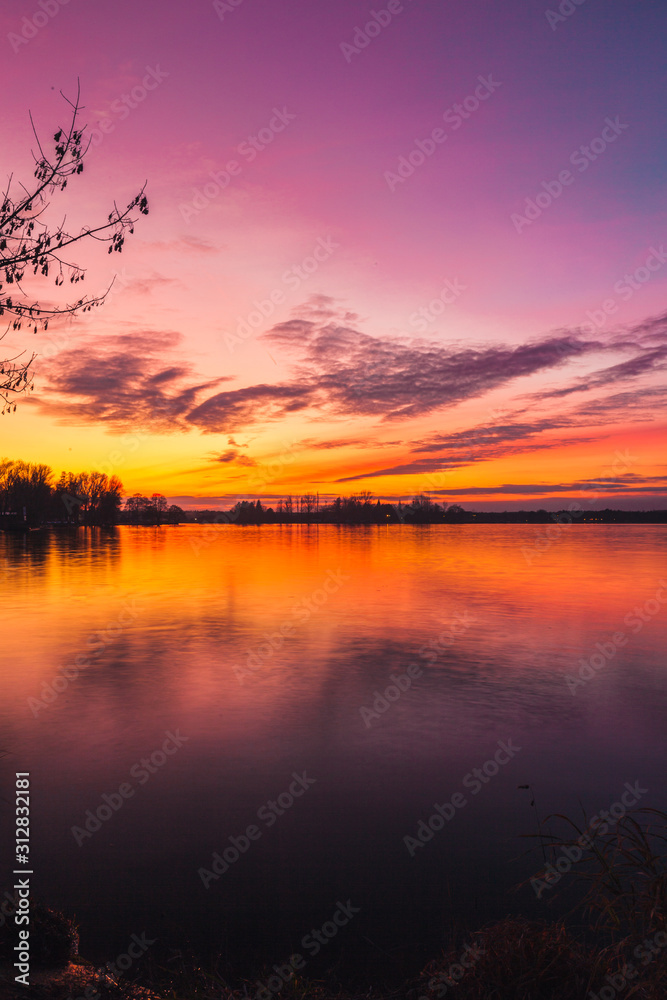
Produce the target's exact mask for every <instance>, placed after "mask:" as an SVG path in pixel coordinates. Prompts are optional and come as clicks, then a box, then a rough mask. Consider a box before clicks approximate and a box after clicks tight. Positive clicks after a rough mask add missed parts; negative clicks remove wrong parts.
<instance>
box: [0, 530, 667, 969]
mask: <svg viewBox="0 0 667 1000" xmlns="http://www.w3.org/2000/svg"><path fill="white" fill-rule="evenodd" d="M543 531H544V529H543V527H541V526H540V527H534V526H533V527H531V526H521V525H519V526H516V525H500V526H492V525H483V526H468V525H466V526H459V527H457V526H430V527H429V526H425V527H421V526H416V527H409V526H400V525H396V526H391V527H387V528H383V527H382V528H377V527H370V528H363V527H362V528H337V527H334V526H320V527H306V526H282V527H281V526H276V527H271V526H263V527H261V528H252V527H248V528H239V527H235V526H228V527H224V528H219V529H214V528H210V529H206V530H205V529H203V528H202V527H198V526H196V525H188V526H181V527H169V528H155V529H151V528H129V527H123V528H120V529H118V530H117V531H113V532H104V531H101V530H97V529H93V530H91V529H88V530H85V529H80V530H79V531H78V532H75V533H72V534H64V533H48V532H45V533H33V534H31V535H30V536H28V537H22V536H21V537H13V536H9V535H6V536H0V549H1V550H2V563H1V568H2V571H3V572H2V575H1V579H2V583H1V587H2V607H3V612H4V628H3V640H2V648H3V655H2V659H3V666H2V673H1V685H2V690H1V694H2V697H1V699H0V746H3V747H6V748H7V749H8V750H9V751H10V756H9V757H7V758H5V759H4V760H3V761H0V764H1V765H2V775H3V788H2V794H3V796H4V798H5V800H6V801H7V800H10V799H11V794H12V791H11V790H12V786H13V773H14V771H28V770H29V771H30V772H31V781H32V795H33V810H32V811H33V817H32V827H31V834H32V846H33V864H34V871H35V875H34V876H33V887H34V891H35V894H36V895H37V896H39V897H40V898H42V899H44V900H46V901H48V902H50V903H53V904H56V905H58V906H61V907H64V908H66V909H67V910H69V911H72V912H74V913H76V915H77V918H78V920H79V922H80V925H81V935H82V943H81V950H82V952H83V953H84V954H87V955H90V956H92V957H94V958H99V959H100V960H101V959H107V958H109V957H113V955H114V954H116V953H118V952H120V951H123V950H125V948H126V945H127V943H128V941H129V939H130V936H131V934H132V933H137V934H142V933H143V932H145V933H146V934H147V935H148V936H149V938H157V939H159V942H160V946H164V947H165V948H166V947H168V946H169V945H171V944H174V945H176V946H181V945H183V944H184V943H185V942H186V941H187V940H191V941H192V942H196V943H197V944H198V945H199V946H200V947H201V948H202V950H206V949H208V948H217V949H219V950H220V951H221V952H222V953H223V955H225V956H226V957H227V958H228V959H229V960H230V962H231V963H232V964H233V966H234V968H236V969H238V970H239V971H240V972H246V971H248V970H249V969H250V968H251V967H253V966H254V965H255V964H256V963H257V962H262V961H266V962H267V963H268V964H273V963H278V964H280V963H284V961H285V960H286V959H287V957H288V956H289V955H290V954H291V953H293V952H300V953H301V954H302V955H303V956H304V958H306V959H308V961H309V963H310V966H309V969H308V971H312V972H313V973H315V972H317V971H318V970H319V969H320V968H321V967H322V963H323V962H324V963H325V964H329V963H334V962H336V963H338V962H340V963H341V965H340V968H341V970H342V971H343V973H344V972H345V970H346V969H347V968H351V967H352V966H354V967H355V968H356V969H357V970H361V971H364V970H366V969H368V970H370V969H371V968H373V969H375V970H377V969H380V970H382V971H383V972H384V973H386V976H387V978H391V977H392V976H401V975H402V974H403V973H404V971H405V970H406V969H408V968H409V967H411V966H412V967H414V966H415V965H419V963H420V962H421V961H422V959H423V958H424V957H428V956H430V955H433V954H434V953H435V952H436V951H437V950H438V947H439V945H440V943H441V942H442V941H443V939H444V937H443V936H444V934H445V933H446V932H448V931H449V929H450V928H451V927H452V926H457V927H460V926H461V924H464V923H468V924H469V925H470V926H472V927H475V926H478V925H479V924H481V923H483V922H485V921H487V920H488V919H491V918H495V917H498V916H503V915H505V914H506V913H508V912H510V911H517V910H521V909H522V910H523V911H524V912H531V913H538V914H541V915H543V916H546V917H548V916H550V915H551V914H552V913H553V912H555V910H554V906H555V903H554V901H553V900H552V898H551V897H550V896H549V895H548V894H547V896H546V897H545V898H543V899H542V900H540V901H539V902H538V901H537V900H536V899H535V897H534V894H533V892H532V891H531V890H530V889H529V888H527V889H523V890H521V891H519V892H513V891H512V889H513V887H514V886H515V885H516V884H517V883H518V882H519V881H520V880H521V879H523V878H526V877H527V876H528V875H530V874H533V873H534V872H536V871H537V870H538V869H539V867H540V860H541V859H540V856H539V854H535V855H534V856H531V857H528V858H526V857H523V858H521V857H520V855H522V853H523V852H524V851H525V850H526V849H527V846H528V842H527V841H525V840H523V841H522V840H521V839H520V836H519V835H520V834H525V833H531V832H534V831H535V830H536V820H535V810H534V809H533V808H531V806H530V798H529V797H528V793H526V792H525V791H521V790H519V789H518V788H517V786H518V785H520V784H528V783H530V784H531V786H532V787H533V789H534V790H535V793H536V796H537V806H538V807H539V810H540V813H541V814H542V815H546V813H548V812H551V811H565V812H567V813H570V814H575V813H576V812H577V810H578V809H579V806H578V799H580V800H581V801H582V803H583V804H584V806H585V807H586V809H587V810H588V813H589V815H590V814H593V813H596V812H599V810H600V809H608V808H609V807H610V805H612V804H613V803H614V802H617V801H619V800H620V798H621V795H622V794H623V792H624V791H625V783H626V782H630V783H632V784H634V783H635V782H637V781H638V782H639V783H640V788H642V789H646V792H642V795H641V801H640V803H639V804H640V805H641V806H653V807H656V808H664V807H665V803H666V796H665V791H666V785H667V779H666V777H665V766H664V762H665V748H666V744H667V726H666V718H667V714H666V711H665V709H666V707H667V697H666V694H667V673H666V670H665V648H666V645H667V644H666V642H665V639H666V621H667V614H666V613H665V612H666V609H667V604H663V603H661V601H660V600H659V599H656V594H659V596H660V597H662V598H663V599H666V600H667V589H665V590H664V591H661V586H662V584H661V582H660V581H661V579H663V580H665V579H667V560H666V559H665V555H666V549H667V545H666V542H665V529H664V526H650V525H646V526H645V525H629V526H625V525H572V526H570V527H569V528H568V527H567V526H565V527H564V528H563V530H562V533H561V535H560V537H558V538H555V539H554V540H553V542H552V544H551V545H550V547H548V548H547V549H546V550H545V551H544V552H543V553H542V554H541V555H535V552H534V550H531V551H532V553H533V556H534V558H533V557H531V558H530V559H527V558H526V555H525V553H524V552H522V546H531V545H532V543H533V542H534V539H535V537H536V533H539V534H540V535H541V534H542V533H543ZM647 602H648V603H647ZM634 609H638V612H637V611H635V610H634ZM618 633H623V635H622V637H620V636H619V635H618ZM615 634H617V635H616V639H614V638H613V637H614V635H615ZM597 643H600V644H601V646H602V650H603V652H600V651H599V649H598V647H597V646H596V644H597ZM605 651H606V652H605ZM595 654H599V657H598V660H597V661H595V662H597V663H598V665H599V666H600V664H602V665H601V666H600V668H599V669H598V670H595V671H591V670H590V669H589V670H585V671H584V673H591V672H592V674H593V676H592V677H591V679H589V680H587V681H586V682H585V683H582V684H580V685H579V686H577V687H576V688H575V689H574V690H573V691H571V690H569V689H568V685H567V683H566V676H567V675H571V676H575V677H576V676H577V674H578V671H579V669H580V661H581V660H582V659H584V660H586V661H589V660H590V658H591V656H594V655H595ZM77 657H79V660H78V668H77V669H78V676H75V674H76V669H74V668H73V667H72V665H73V664H75V662H76V661H77ZM411 665H413V666H411ZM65 668H67V671H66V672H67V673H69V674H70V679H69V680H68V681H67V683H65V679H64V677H63V673H62V671H63V669H65ZM392 675H394V678H398V687H395V686H393V687H390V688H389V691H388V698H387V699H386V700H383V698H384V694H383V693H384V692H385V690H386V689H387V687H388V686H389V685H393V683H394V681H393V680H392ZM408 682H409V683H408ZM401 687H403V688H405V690H403V691H401V690H400V688H401ZM57 688H59V689H61V690H59V691H57V690H56V689H57ZM377 692H380V694H381V695H382V698H380V699H379V700H377ZM392 699H393V700H392ZM47 702H48V703H47ZM374 702H375V708H374V707H373V706H374ZM362 709H363V712H362V711H361V710H362ZM169 733H172V734H174V736H175V737H176V742H174V741H173V740H171V741H170V742H167V743H166V746H165V741H167V740H170V737H168V736H167V734H169ZM498 741H501V742H503V743H505V744H506V745H508V746H509V747H510V751H511V754H507V753H505V752H502V751H501V753H500V755H499V758H497V760H499V761H500V763H496V762H495V761H494V755H495V754H496V753H497V752H498V750H499V744H498ZM179 743H180V745H178V744H179ZM513 747H516V748H520V749H519V750H516V751H513V750H512V748H513ZM165 750H168V751H170V753H168V754H167V753H165ZM142 760H144V761H146V760H147V763H144V764H142ZM487 761H491V762H492V763H490V764H488V765H487V767H486V772H485V771H484V770H482V772H481V775H479V776H478V777H477V778H476V777H475V774H474V770H473V769H474V768H483V766H484V764H485V762H487ZM151 772H152V773H151ZM495 772H497V773H495ZM295 775H296V776H300V777H301V782H300V783H299V782H297V780H296V778H295ZM313 779H314V781H313ZM121 786H124V791H125V794H126V795H127V798H123V794H122V790H121V792H120V793H119V789H120V788H121ZM290 786H291V788H292V791H291V792H290ZM296 793H299V794H298V795H297V794H296ZM455 793H459V795H458V796H457V797H456V799H455V804H458V808H455V809H454V807H451V808H444V807H445V803H447V802H449V801H451V799H452V796H453V795H455ZM105 794H106V795H107V796H109V798H110V800H111V803H112V804H111V805H108V804H106V803H105V800H104V798H103V796H104V795H105ZM279 797H280V798H279ZM107 801H108V800H107ZM270 802H275V803H276V807H275V808H274V807H273V806H271V805H269V804H268V803H270ZM435 804H440V805H442V806H443V811H444V813H445V814H446V815H447V816H449V815H450V814H451V812H452V811H454V815H453V817H452V818H451V819H447V820H446V821H445V820H444V819H443V820H442V821H441V820H440V819H439V818H437V819H436V820H434V821H433V824H432V825H433V826H434V827H435V828H436V832H434V833H433V835H432V838H431V839H430V840H428V842H426V843H424V844H422V845H420V846H416V843H415V842H413V841H408V842H407V843H406V841H405V838H406V837H412V838H417V833H418V827H419V824H420V821H428V820H429V817H431V816H432V815H433V814H434V805H435ZM114 805H115V806H116V807H118V806H120V807H119V808H116V809H115V811H114V810H113V806H114ZM100 807H103V808H102V809H101V816H102V817H103V818H104V821H103V822H99V829H97V830H96V831H95V832H94V833H93V834H92V835H91V836H86V833H87V832H88V831H86V830H85V822H86V818H87V811H88V810H90V811H91V813H93V814H94V813H95V812H96V811H97V810H99V809H100ZM109 814H110V815H109ZM107 817H108V818H107ZM88 818H90V815H89V814H88ZM91 825H94V824H91ZM439 826H442V829H437V828H438V827H439ZM248 827H250V828H251V830H250V836H248V833H247V831H248ZM73 828H74V829H73ZM420 829H421V830H422V832H424V831H425V830H426V827H425V826H422V827H421V828H420ZM1 832H2V844H3V849H2V859H3V862H5V861H6V859H8V861H7V863H6V864H5V867H4V871H7V869H8V868H9V866H10V865H11V863H12V861H11V853H10V846H11V842H12V836H13V835H12V824H11V821H10V817H9V814H8V809H5V810H3V817H2V830H1ZM427 835H428V834H427V833H425V836H427ZM232 837H233V838H236V848H234V846H233V842H232V841H230V838H232ZM253 838H255V839H253ZM237 851H238V858H236V860H234V858H235V855H236V853H237ZM215 852H218V854H220V855H223V857H224V858H226V859H227V862H229V866H228V870H227V871H225V872H224V873H222V874H219V875H218V877H217V878H213V877H212V875H214V874H215V872H214V871H213V867H212V866H213V856H214V853H215ZM202 869H205V870H206V871H207V872H209V873H211V877H209V876H208V875H206V874H205V873H203V872H202V871H200V870H202ZM218 870H219V871H220V870H221V865H220V864H219V865H218ZM3 874H4V872H3ZM204 882H207V886H205V885H204ZM348 901H350V902H351V905H352V907H353V908H358V910H359V912H358V913H354V914H353V915H352V916H351V918H350V919H349V921H348V922H347V923H345V924H343V921H344V918H343V917H341V916H340V913H341V912H342V911H340V910H338V904H339V902H340V903H343V904H347V903H348ZM336 912H338V916H337V918H336V920H337V921H338V923H340V924H341V925H342V926H340V928H339V929H336V924H335V923H334V922H333V917H334V914H335V913H336ZM323 925H326V930H325V932H324V936H323V937H322V940H323V941H324V942H326V943H325V944H323V945H321V946H320V954H319V955H318V956H317V957H313V958H311V956H312V955H313V952H314V951H315V945H314V944H313V943H312V942H313V938H312V937H306V935H309V934H310V932H311V929H319V928H321V927H322V926H323ZM332 928H333V929H334V930H336V933H335V936H333V937H331V939H328V938H327V936H326V934H327V933H329V934H332Z"/></svg>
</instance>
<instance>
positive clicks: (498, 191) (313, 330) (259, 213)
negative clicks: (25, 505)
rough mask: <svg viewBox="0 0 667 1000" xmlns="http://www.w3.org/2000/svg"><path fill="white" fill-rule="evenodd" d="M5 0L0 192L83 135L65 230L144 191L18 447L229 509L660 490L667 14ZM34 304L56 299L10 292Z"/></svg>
mask: <svg viewBox="0 0 667 1000" xmlns="http://www.w3.org/2000/svg"><path fill="white" fill-rule="evenodd" d="M560 10H564V11H571V13H569V14H564V13H558V11H559V6H558V3H555V2H554V3H553V4H552V5H551V8H549V4H548V3H546V2H545V3H543V2H541V0H540V2H537V0H534V2H531V3H526V0H503V2H502V3H492V2H483V0H438V2H433V0H402V2H400V0H391V2H390V3H386V2H385V0H378V3H377V4H375V5H373V4H371V3H368V4H366V3H360V2H354V0H335V2H334V0H319V2H318V3H314V2H312V0H311V2H306V0H282V2H280V3H276V2H269V0H217V2H216V3H215V4H214V3H211V2H209V0H199V2H197V3H192V2H189V3H186V2H184V0H181V2H177V0H160V2H157V0H144V2H142V3H136V2H131V3H130V2H128V0H113V2H109V0H106V2H104V0H98V2H95V3H86V2H84V0H70V2H68V3H66V4H65V5H64V6H60V4H59V3H58V0H41V5H40V3H38V0H34V2H32V0H30V2H28V0H5V2H4V3H3V5H2V9H1V11H0V28H1V31H0V35H1V36H2V44H3V45H4V50H5V51H4V56H3V58H2V61H1V69H0V79H1V80H2V85H3V93H4V95H5V99H4V101H3V103H2V111H1V112H0V115H1V127H2V146H1V147H0V166H1V169H2V173H3V181H5V179H6V178H7V177H8V176H9V175H10V174H12V173H13V175H14V182H15V183H17V182H18V181H23V182H24V183H26V184H27V183H29V182H30V179H31V176H32V158H31V153H30V150H31V148H32V147H34V145H35V141H34V137H33V136H32V132H31V125H30V119H29V111H31V112H32V115H33V118H34V121H35V126H36V128H37V131H38V134H39V136H40V138H42V139H43V140H44V141H45V142H47V143H51V142H52V135H53V133H54V132H55V130H56V128H57V127H58V126H59V125H66V124H67V121H68V114H67V110H68V109H67V106H66V104H65V102H64V100H63V98H62V96H61V94H60V91H61V90H62V91H63V93H64V94H65V95H66V96H67V97H69V98H74V97H75V95H76V89H77V78H78V79H79V80H80V85H81V100H82V103H83V105H84V106H85V111H84V112H83V116H82V117H83V121H85V122H87V124H88V131H89V134H90V136H91V140H92V143H91V148H90V151H89V154H88V156H87V157H86V161H85V162H86V166H85V170H84V173H83V174H82V175H81V176H80V177H77V178H74V179H73V180H72V182H71V183H70V185H69V186H68V189H67V191H66V192H65V193H64V194H63V195H56V196H54V198H53V202H52V206H51V210H50V215H49V218H50V219H52V220H54V221H60V219H61V218H62V216H63V214H64V213H65V212H66V213H67V217H68V225H69V227H70V229H78V228H79V227H80V226H82V225H84V224H87V225H92V224H93V223H95V222H97V221H103V220H104V219H105V218H106V217H107V216H108V214H109V211H110V210H111V208H112V206H113V202H114V199H115V200H116V201H117V202H118V204H119V205H121V206H124V205H125V204H126V203H127V202H128V201H129V200H130V199H131V197H132V196H133V195H134V194H136V192H137V191H138V190H139V188H140V187H141V185H142V184H143V182H144V181H145V180H147V181H148V186H147V193H148V197H149V203H150V214H149V216H148V217H147V218H144V217H141V218H140V220H139V222H138V223H137V226H136V229H135V233H134V235H133V236H131V237H129V238H128V240H127V242H126V245H125V249H124V251H123V253H122V254H121V255H118V254H114V255H113V256H111V257H110V256H109V255H108V254H107V253H106V247H93V248H91V247H88V246H86V247H83V246H82V247H81V248H80V249H77V251H76V253H73V255H72V259H73V260H74V261H76V263H78V264H82V265H84V266H86V267H87V269H88V273H87V277H86V281H85V282H84V286H81V285H78V286H76V290H75V291H72V290H71V288H72V286H70V294H69V301H72V300H73V299H74V298H76V297H77V296H78V294H80V293H81V290H82V289H83V290H87V291H88V292H89V293H96V292H100V291H102V290H103V289H104V288H105V287H106V286H107V285H108V284H109V283H110V282H111V281H112V279H113V278H114V275H115V274H116V275H117V276H116V279H115V282H114V285H113V288H112V292H111V294H110V295H109V297H108V299H107V301H106V303H105V304H104V306H103V307H102V308H100V309H97V310H94V311H93V312H92V313H90V314H86V315H85V316H79V317H77V318H76V319H74V320H71V321H67V322H65V321H62V322H60V323H59V324H57V325H55V326H53V327H51V328H50V329H49V331H48V332H47V333H38V334H37V335H34V336H33V335H32V334H28V333H25V332H23V333H22V334H21V335H20V336H17V335H15V334H14V335H12V336H11V337H10V336H9V335H8V336H7V338H6V339H5V341H4V342H3V356H10V355H12V354H14V353H16V352H17V350H21V349H23V348H27V349H28V351H30V350H36V351H38V352H39V354H40V357H39V358H38V360H37V361H36V363H35V389H34V392H33V393H32V395H31V396H29V397H25V398H23V399H22V400H20V401H19V406H18V408H17V411H16V413H15V414H12V415H11V416H5V417H4V418H3V424H2V446H1V447H0V457H2V456H4V457H7V458H22V459H26V460H30V461H36V462H46V463H48V464H50V465H51V466H52V467H53V468H54V470H55V471H56V473H58V472H60V471H61V470H63V469H67V470H72V471H79V470H82V469H92V468H101V469H102V470H103V471H107V472H113V473H114V474H117V475H118V476H120V478H121V479H122V481H123V483H124V487H125V491H126V493H128V494H131V493H134V492H142V493H149V494H150V493H154V492H161V493H164V494H165V495H167V496H168V497H169V498H170V499H171V502H174V503H179V504H181V505H182V506H190V507H192V506H205V507H227V506H229V505H230V503H233V502H234V501H235V500H236V499H237V498H239V497H246V496H252V497H256V496H259V497H262V498H263V499H266V500H267V502H269V503H273V502H274V501H275V499H276V498H278V497H280V496H284V495H287V494H290V493H291V494H294V493H304V492H319V493H320V496H321V497H324V498H326V497H330V496H336V495H339V494H350V493H353V492H357V491H359V490H372V491H373V493H374V494H375V495H377V496H378V497H382V498H397V497H402V498H403V499H404V500H407V499H410V498H411V497H412V496H413V495H415V494H416V493H420V492H423V491H429V492H430V495H431V496H432V497H433V498H434V499H437V500H439V501H444V502H446V503H452V502H456V503H462V504H464V505H465V506H470V507H472V508H473V509H475V508H476V509H485V508H496V509H503V508H511V507H542V506H546V507H552V508H553V507H556V506H560V505H562V504H563V502H564V500H566V499H567V498H573V499H577V498H581V496H582V493H581V490H582V488H583V489H586V487H587V484H590V483H591V482H604V483H606V485H605V486H603V487H599V488H598V492H599V494H600V500H599V505H601V506H625V507H637V508H640V509H642V508H647V509H650V508H653V507H663V506H665V502H666V500H667V467H666V465H665V424H666V419H665V410H664V404H665V401H666V397H667V388H666V387H665V371H666V368H667V206H666V203H665V192H666V183H665V161H666V159H667V141H666V136H665V115H664V101H665V96H664V95H665V84H666V76H667V72H666V70H665V61H664V43H665V28H666V27H667V8H665V5H664V0H643V2H642V3H641V4H639V3H632V4H629V3H627V2H623V0H585V2H582V0H579V3H578V4H575V3H574V2H573V3H570V2H569V0H566V2H565V3H561V4H560ZM25 287H26V291H27V292H28V294H29V296H30V297H31V298H34V299H39V301H40V302H42V303H46V302H54V301H60V302H64V301H68V299H67V296H65V297H64V298H57V295H59V294H60V292H59V290H56V289H55V288H54V286H53V283H52V282H50V283H48V284H47V283H46V282H39V281H36V280H35V281H33V282H32V283H29V282H26V286H25Z"/></svg>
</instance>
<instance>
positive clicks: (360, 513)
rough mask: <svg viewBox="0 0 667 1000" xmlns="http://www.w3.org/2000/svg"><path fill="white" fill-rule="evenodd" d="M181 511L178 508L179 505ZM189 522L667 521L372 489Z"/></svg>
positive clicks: (201, 514)
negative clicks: (398, 495)
mask: <svg viewBox="0 0 667 1000" xmlns="http://www.w3.org/2000/svg"><path fill="white" fill-rule="evenodd" d="M178 509H179V510H180V508H178ZM181 514H182V519H183V521H186V522H197V523H199V524H212V523H228V524H239V525H250V524H397V523H401V524H552V523H553V522H554V521H561V522H562V521H564V520H565V521H568V522H569V521H571V522H573V523H578V524H592V523H606V524H613V523H619V524H632V523H645V524H656V523H664V522H665V521H667V510H653V511H624V510H612V509H610V508H607V509H606V510H589V511H584V510H579V511H577V512H576V513H574V514H570V513H569V512H568V511H567V510H559V511H547V510H544V509H543V508H541V509H539V510H518V511H468V510H465V509H464V508H463V507H461V506H460V505H459V504H452V505H451V506H449V507H448V506H447V505H446V504H439V503H436V502H435V501H433V500H431V498H430V497H427V496H424V495H420V496H416V497H415V498H414V499H413V500H412V501H410V502H409V503H403V502H402V501H401V500H399V501H398V502H397V503H383V502H381V501H380V500H373V498H372V495H371V494H370V493H361V494H357V495H355V496H350V497H336V499H335V500H334V501H332V502H331V503H327V504H322V503H320V501H319V498H317V497H315V496H313V495H311V494H307V495H305V496H303V497H295V498H292V497H285V498H284V499H282V500H280V501H279V502H278V504H277V505H276V508H275V509H274V508H273V507H266V506H264V505H263V504H262V502H261V501H260V500H256V501H251V500H242V501H240V502H239V503H237V504H235V505H234V506H233V507H232V508H231V510H228V511H220V510H189V511H181Z"/></svg>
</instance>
